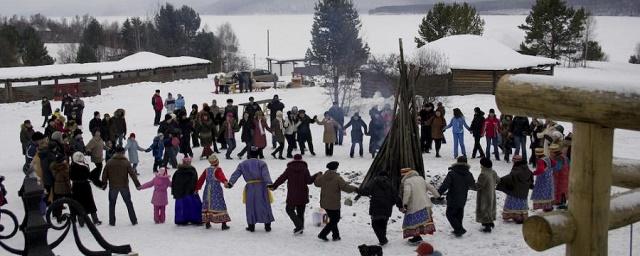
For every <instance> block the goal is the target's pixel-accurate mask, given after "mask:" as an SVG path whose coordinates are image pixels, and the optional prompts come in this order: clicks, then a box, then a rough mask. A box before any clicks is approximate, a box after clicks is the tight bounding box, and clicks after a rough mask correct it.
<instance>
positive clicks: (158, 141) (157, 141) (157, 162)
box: [146, 133, 164, 173]
mask: <svg viewBox="0 0 640 256" xmlns="http://www.w3.org/2000/svg"><path fill="white" fill-rule="evenodd" d="M163 137H164V135H163V134H162V133H159V134H158V135H157V136H156V137H154V138H153V143H152V144H151V146H149V148H147V150H146V152H153V153H152V154H153V172H154V173H157V172H158V167H160V166H161V165H162V154H163V153H164V140H163Z"/></svg>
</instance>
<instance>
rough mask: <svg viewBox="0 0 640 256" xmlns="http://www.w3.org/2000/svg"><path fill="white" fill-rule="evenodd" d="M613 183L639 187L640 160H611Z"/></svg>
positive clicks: (625, 186)
mask: <svg viewBox="0 0 640 256" xmlns="http://www.w3.org/2000/svg"><path fill="white" fill-rule="evenodd" d="M613 185H614V186H618V187H623V188H629V189H633V188H640V161H637V160H631V159H621V158H616V159H615V160H614V161H613Z"/></svg>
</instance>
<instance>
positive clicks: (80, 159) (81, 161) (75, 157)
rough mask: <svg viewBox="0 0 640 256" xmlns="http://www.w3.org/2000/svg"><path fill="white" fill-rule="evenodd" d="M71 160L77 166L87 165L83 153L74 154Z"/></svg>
mask: <svg viewBox="0 0 640 256" xmlns="http://www.w3.org/2000/svg"><path fill="white" fill-rule="evenodd" d="M71 160H73V162H74V163H76V164H82V165H87V164H86V163H85V160H84V155H83V154H82V153H81V152H75V153H73V156H71Z"/></svg>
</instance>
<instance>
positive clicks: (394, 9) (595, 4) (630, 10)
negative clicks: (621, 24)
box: [369, 0, 640, 16]
mask: <svg viewBox="0 0 640 256" xmlns="http://www.w3.org/2000/svg"><path fill="white" fill-rule="evenodd" d="M424 2H429V3H420V4H409V5H387V6H379V7H376V8H373V9H371V10H369V14H399V13H411V14H424V13H426V12H427V10H430V9H431V8H432V7H433V3H432V2H431V1H424ZM535 2H536V1H535V0H490V1H480V2H471V3H470V4H471V5H473V6H474V7H476V10H478V11H479V12H480V13H484V14H514V13H528V11H529V9H531V6H532V5H533V4H534V3H535ZM567 2H568V3H569V4H571V5H573V6H574V7H585V8H586V9H588V10H589V11H591V13H593V14H594V15H604V16H640V0H608V1H602V0H568V1H567Z"/></svg>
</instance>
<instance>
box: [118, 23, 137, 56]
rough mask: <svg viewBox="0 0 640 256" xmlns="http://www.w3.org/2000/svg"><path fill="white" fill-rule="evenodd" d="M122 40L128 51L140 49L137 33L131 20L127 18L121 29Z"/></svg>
mask: <svg viewBox="0 0 640 256" xmlns="http://www.w3.org/2000/svg"><path fill="white" fill-rule="evenodd" d="M120 40H121V41H122V44H123V46H124V49H125V50H127V51H128V52H136V51H137V50H138V44H137V40H136V34H135V31H134V28H133V25H131V21H129V19H128V18H127V19H126V20H124V22H123V23H122V28H121V29H120Z"/></svg>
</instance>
